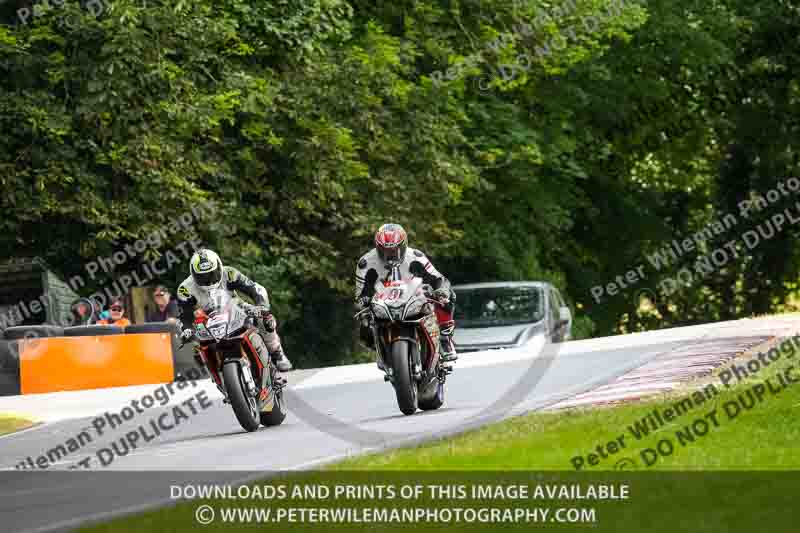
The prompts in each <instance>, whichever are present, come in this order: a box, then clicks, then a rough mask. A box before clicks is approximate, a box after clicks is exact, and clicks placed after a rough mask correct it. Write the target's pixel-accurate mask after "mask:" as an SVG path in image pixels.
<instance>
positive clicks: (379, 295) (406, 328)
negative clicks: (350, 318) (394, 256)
mask: <svg viewBox="0 0 800 533" xmlns="http://www.w3.org/2000/svg"><path fill="white" fill-rule="evenodd" d="M387 266H389V268H390V272H389V274H388V276H387V279H386V280H385V281H377V282H376V283H375V296H373V297H372V301H371V302H370V305H369V306H368V307H366V308H364V309H363V310H362V311H360V312H359V313H357V314H356V315H355V317H354V318H355V319H356V320H361V319H362V318H363V317H364V315H365V314H366V315H369V317H370V327H371V329H372V333H373V338H374V339H375V350H376V352H377V356H378V360H379V361H380V362H381V363H382V366H383V368H384V372H386V375H385V376H384V380H385V381H389V382H391V384H392V385H393V386H394V390H395V393H396V394H397V405H398V406H399V407H400V410H401V411H402V412H403V414H406V415H412V414H414V413H415V412H416V411H417V408H419V409H422V410H426V411H427V410H433V409H438V408H439V407H441V406H442V404H443V403H444V392H445V388H444V384H445V380H446V379H447V375H448V374H450V373H451V372H452V371H453V367H452V366H450V365H445V364H443V363H442V362H441V361H440V356H439V355H440V354H439V351H440V346H439V322H438V321H437V320H436V314H435V312H434V306H435V305H437V302H436V300H433V299H431V298H429V296H428V295H429V294H430V293H431V292H432V290H431V287H430V285H425V284H423V281H422V279H421V278H417V277H412V278H411V279H408V280H403V279H402V278H401V274H400V265H399V264H398V263H391V264H390V265H387Z"/></svg>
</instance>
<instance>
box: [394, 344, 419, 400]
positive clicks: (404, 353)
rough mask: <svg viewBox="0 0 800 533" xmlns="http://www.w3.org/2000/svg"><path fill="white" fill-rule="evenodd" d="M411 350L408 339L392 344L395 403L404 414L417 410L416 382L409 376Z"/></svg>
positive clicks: (411, 366)
mask: <svg viewBox="0 0 800 533" xmlns="http://www.w3.org/2000/svg"><path fill="white" fill-rule="evenodd" d="M412 368H413V365H412V363H411V350H410V345H409V342H408V341H396V342H395V343H394V344H392V369H393V370H394V383H393V384H394V390H395V393H396V394H397V405H398V407H400V410H401V411H402V412H403V414H404V415H413V414H414V413H416V412H417V384H416V382H415V381H414V378H413V377H412V376H411V369H412Z"/></svg>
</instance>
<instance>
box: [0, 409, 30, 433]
mask: <svg viewBox="0 0 800 533" xmlns="http://www.w3.org/2000/svg"><path fill="white" fill-rule="evenodd" d="M32 425H34V422H32V421H31V420H27V419H25V418H20V417H17V416H13V415H3V414H0V435H6V434H7V433H13V432H15V431H19V430H21V429H25V428H29V427H31V426H32Z"/></svg>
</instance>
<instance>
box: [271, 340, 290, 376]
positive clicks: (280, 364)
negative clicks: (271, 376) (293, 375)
mask: <svg viewBox="0 0 800 533" xmlns="http://www.w3.org/2000/svg"><path fill="white" fill-rule="evenodd" d="M269 356H270V357H271V358H272V364H274V365H275V367H276V368H277V369H278V371H280V372H288V371H289V370H291V369H292V362H291V361H289V358H288V357H286V354H285V353H283V346H281V347H280V348H279V349H278V350H276V351H274V352H270V354H269Z"/></svg>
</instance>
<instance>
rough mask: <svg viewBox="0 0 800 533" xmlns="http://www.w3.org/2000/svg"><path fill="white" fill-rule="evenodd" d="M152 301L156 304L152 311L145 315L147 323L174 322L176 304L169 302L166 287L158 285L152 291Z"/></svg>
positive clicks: (172, 301) (176, 309)
mask: <svg viewBox="0 0 800 533" xmlns="http://www.w3.org/2000/svg"><path fill="white" fill-rule="evenodd" d="M153 301H155V303H156V308H155V310H154V311H152V312H151V313H149V314H148V315H147V321H148V322H172V323H174V322H176V321H177V318H178V304H176V303H175V301H174V300H170V294H169V291H168V290H167V288H166V287H164V286H163V285H159V286H158V287H156V289H155V290H154V291H153Z"/></svg>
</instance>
